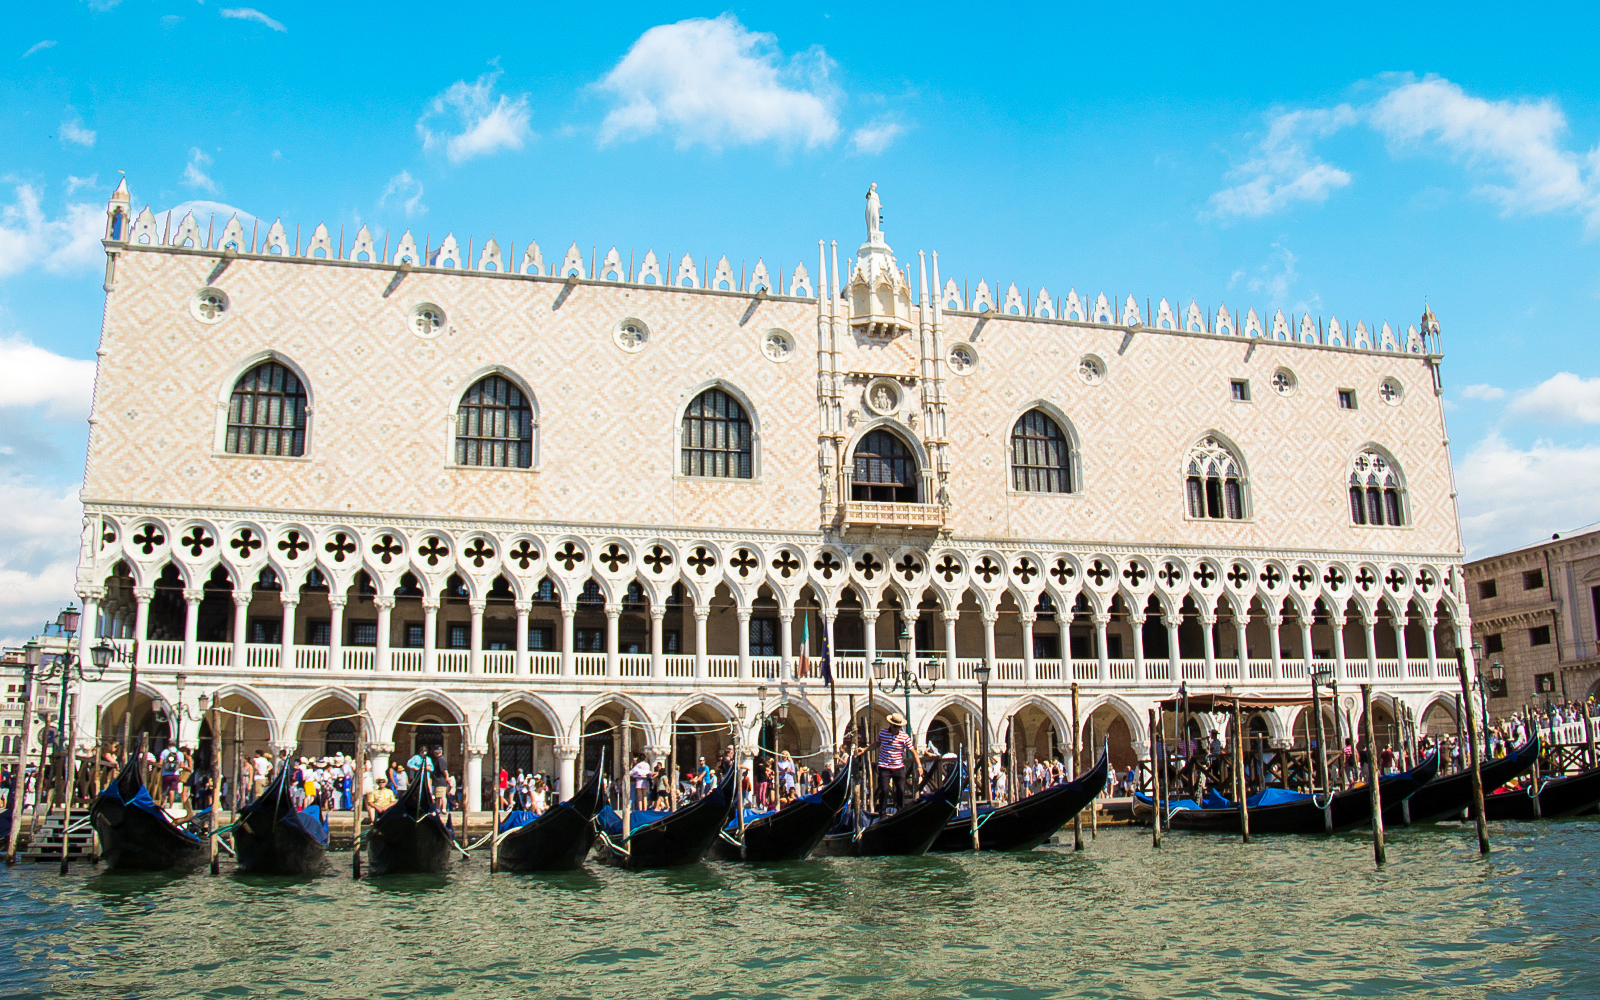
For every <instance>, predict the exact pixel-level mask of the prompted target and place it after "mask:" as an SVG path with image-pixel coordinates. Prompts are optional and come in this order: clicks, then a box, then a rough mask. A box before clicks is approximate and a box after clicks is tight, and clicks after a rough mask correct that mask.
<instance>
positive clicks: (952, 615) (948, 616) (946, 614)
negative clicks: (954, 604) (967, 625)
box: [939, 611, 961, 622]
mask: <svg viewBox="0 0 1600 1000" xmlns="http://www.w3.org/2000/svg"><path fill="white" fill-rule="evenodd" d="M939 617H940V618H943V619H944V620H945V621H947V622H953V621H958V620H959V619H960V618H961V612H959V611H941V612H939Z"/></svg>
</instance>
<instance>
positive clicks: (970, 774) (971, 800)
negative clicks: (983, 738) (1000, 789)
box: [961, 712, 980, 851]
mask: <svg viewBox="0 0 1600 1000" xmlns="http://www.w3.org/2000/svg"><path fill="white" fill-rule="evenodd" d="M965 729H966V732H964V733H963V734H962V737H961V742H962V743H964V744H966V745H965V746H964V747H962V749H963V750H965V751H966V758H967V812H968V813H970V817H969V822H970V824H971V826H972V849H973V850H974V851H976V850H978V849H979V843H980V841H979V838H978V772H977V771H976V770H974V769H973V766H972V763H973V753H972V713H971V712H968V713H967V716H966V726H965Z"/></svg>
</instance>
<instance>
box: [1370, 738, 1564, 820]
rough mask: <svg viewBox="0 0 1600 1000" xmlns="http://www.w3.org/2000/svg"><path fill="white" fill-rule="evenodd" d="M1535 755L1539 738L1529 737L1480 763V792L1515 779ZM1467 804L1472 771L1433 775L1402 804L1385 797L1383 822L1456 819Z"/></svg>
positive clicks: (1488, 791)
mask: <svg viewBox="0 0 1600 1000" xmlns="http://www.w3.org/2000/svg"><path fill="white" fill-rule="evenodd" d="M1538 756H1539V741H1538V739H1533V740H1529V741H1528V742H1527V743H1525V744H1523V745H1522V747H1521V748H1520V749H1518V750H1516V751H1515V752H1513V753H1512V754H1511V755H1510V756H1508V757H1500V758H1497V759H1495V760H1491V761H1488V762H1486V763H1484V764H1483V765H1482V766H1481V768H1480V773H1481V774H1482V776H1483V794H1484V795H1485V796H1488V795H1491V794H1493V793H1494V790H1495V789H1497V788H1500V787H1501V786H1503V785H1505V784H1506V783H1507V782H1509V781H1511V780H1513V779H1515V778H1516V777H1517V776H1518V775H1520V774H1522V773H1523V772H1524V771H1526V770H1528V768H1530V767H1532V766H1533V762H1534V761H1535V760H1536V759H1538ZM1471 805H1472V772H1471V771H1461V772H1458V773H1456V774H1451V775H1446V776H1445V777H1443V778H1435V779H1434V780H1432V781H1430V782H1428V783H1427V784H1426V785H1424V786H1422V787H1421V788H1419V789H1417V793H1416V794H1415V795H1413V796H1411V798H1409V799H1406V800H1405V802H1404V803H1399V802H1395V803H1391V802H1389V800H1388V797H1387V796H1385V797H1384V804H1383V825H1384V826H1386V827H1389V826H1405V825H1407V824H1411V825H1415V824H1418V823H1435V822H1438V821H1439V820H1448V819H1456V818H1458V817H1460V816H1464V815H1465V814H1466V811H1467V808H1468V807H1469V806H1471Z"/></svg>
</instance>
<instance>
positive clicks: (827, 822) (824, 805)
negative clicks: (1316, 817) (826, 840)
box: [711, 767, 850, 864]
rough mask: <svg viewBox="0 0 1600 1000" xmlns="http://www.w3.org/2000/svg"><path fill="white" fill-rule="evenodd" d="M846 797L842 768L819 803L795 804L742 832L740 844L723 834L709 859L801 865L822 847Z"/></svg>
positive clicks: (845, 771) (845, 772)
mask: <svg viewBox="0 0 1600 1000" xmlns="http://www.w3.org/2000/svg"><path fill="white" fill-rule="evenodd" d="M849 796H850V768H849V767H845V768H843V769H842V770H841V771H840V772H839V773H838V774H837V775H835V776H834V779H833V780H832V781H830V782H829V783H828V785H827V787H826V788H824V789H823V790H822V791H821V792H819V793H818V798H820V799H821V801H819V802H795V803H792V804H791V805H789V806H788V807H786V808H783V809H780V810H778V811H777V812H775V813H772V814H771V815H768V816H763V817H761V818H760V819H758V820H755V821H754V822H751V823H746V824H745V828H744V841H743V843H740V841H739V839H738V837H737V836H735V835H733V834H731V833H730V832H729V831H727V830H723V831H722V833H721V835H720V836H719V837H717V839H716V840H715V841H713V842H712V845H711V856H712V857H714V858H716V859H718V860H720V861H747V862H749V863H751V864H770V863H773V862H779V861H803V860H805V859H806V858H808V857H810V856H811V852H813V851H815V850H816V849H817V845H818V844H820V843H822V838H823V837H825V836H827V834H828V830H829V829H830V828H832V826H833V824H834V820H835V818H836V817H837V816H838V815H839V810H840V808H841V807H843V806H844V800H845V799H847V798H849Z"/></svg>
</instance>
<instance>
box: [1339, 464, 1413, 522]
mask: <svg viewBox="0 0 1600 1000" xmlns="http://www.w3.org/2000/svg"><path fill="white" fill-rule="evenodd" d="M1404 494H1405V484H1404V483H1403V482H1402V481H1401V478H1400V470H1399V468H1398V467H1396V465H1395V464H1394V461H1393V460H1391V459H1389V458H1388V457H1386V456H1384V455H1382V454H1380V453H1379V452H1378V451H1376V450H1375V449H1372V448H1368V449H1366V450H1364V451H1362V452H1361V454H1359V455H1357V456H1356V457H1355V460H1354V461H1352V462H1351V463H1350V522H1351V523H1352V524H1370V525H1391V526H1399V525H1402V524H1405V523H1406V521H1405V495H1404Z"/></svg>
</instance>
